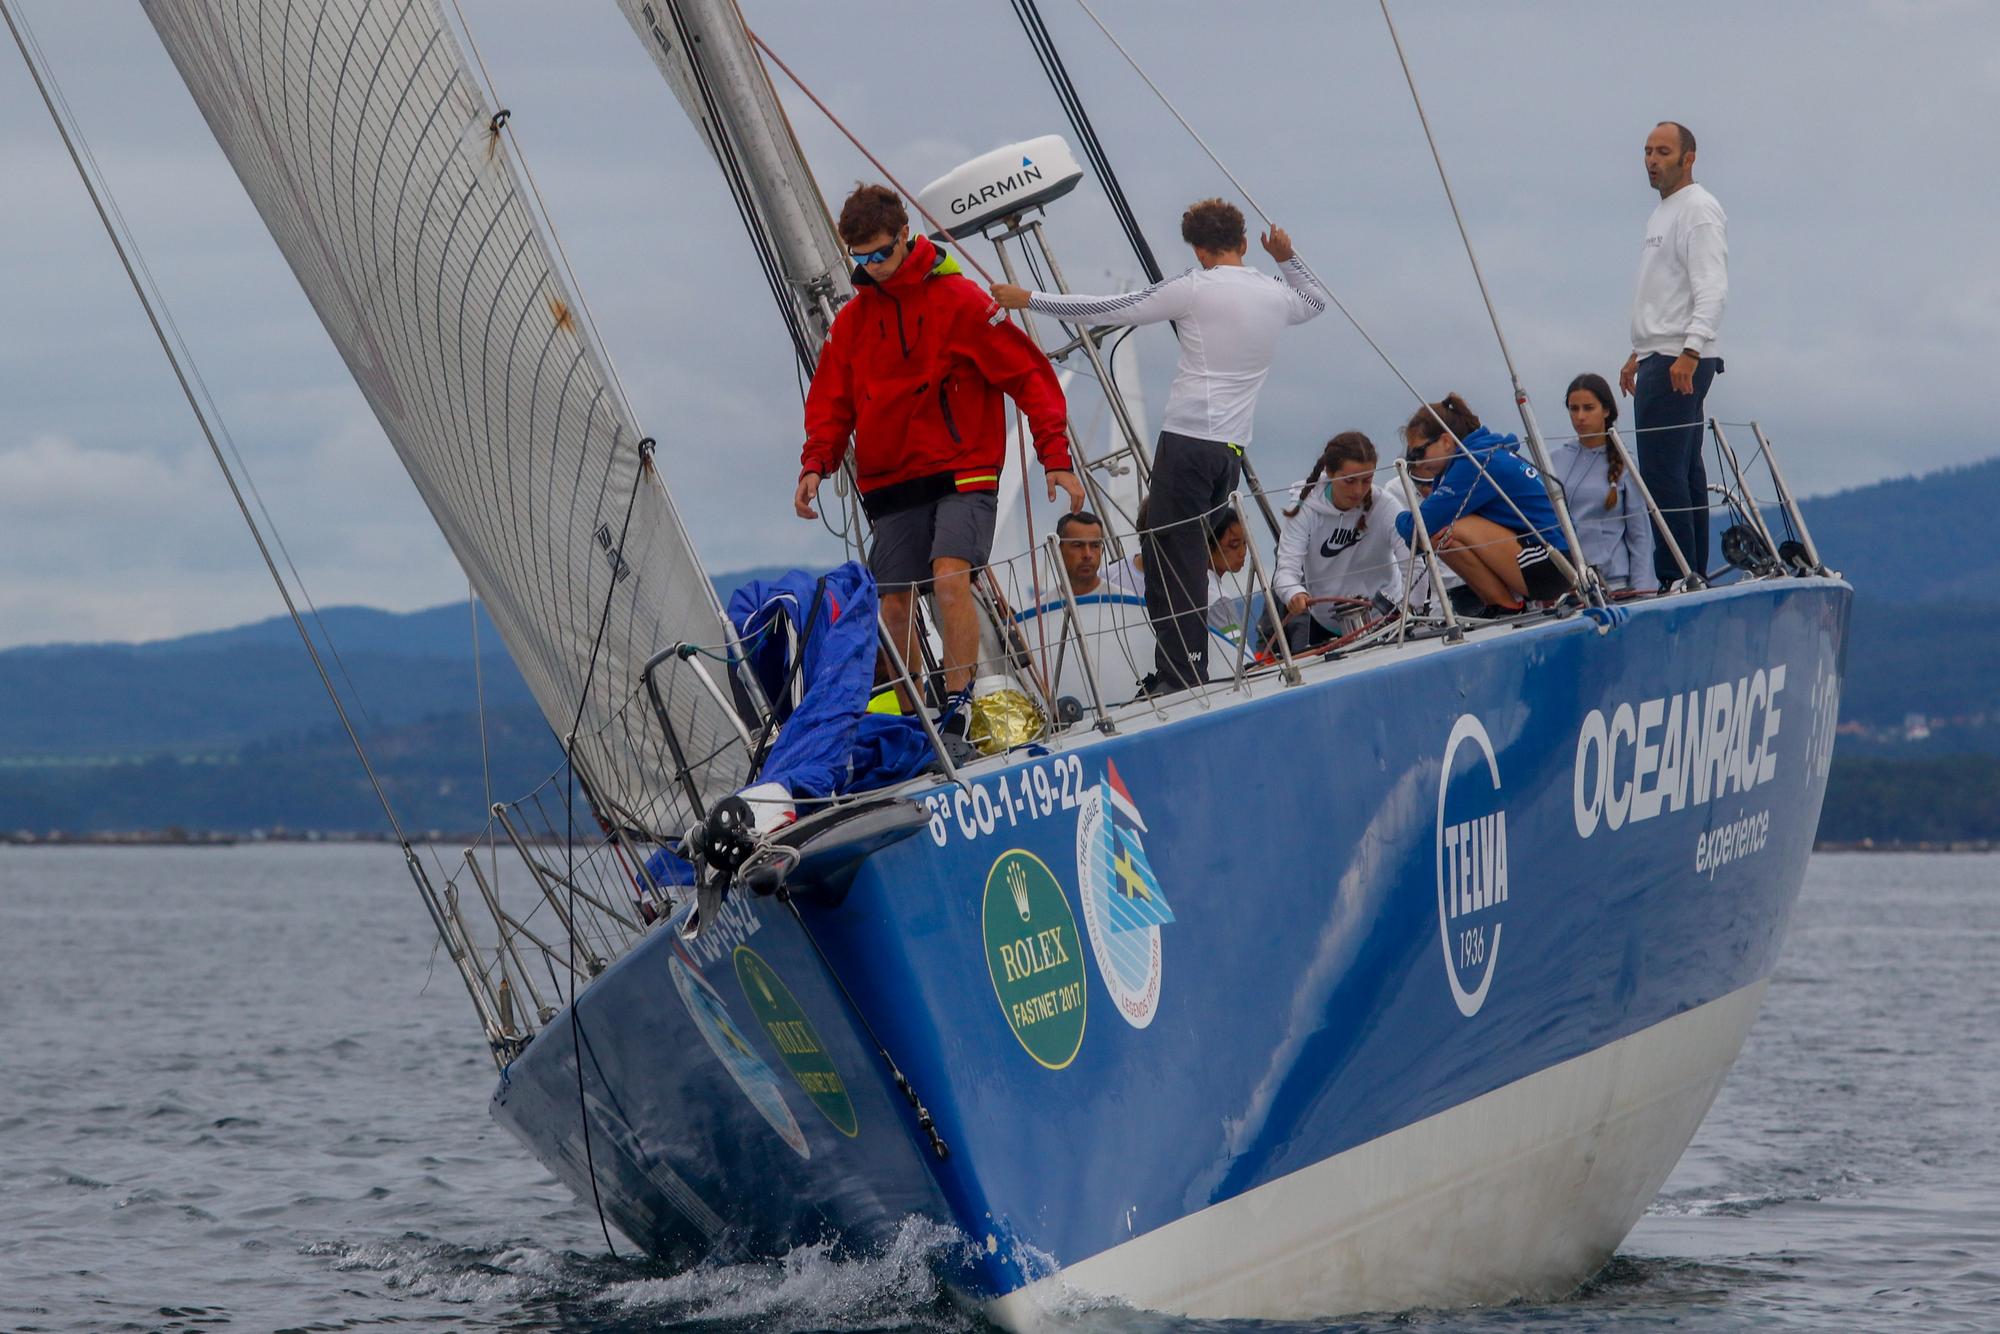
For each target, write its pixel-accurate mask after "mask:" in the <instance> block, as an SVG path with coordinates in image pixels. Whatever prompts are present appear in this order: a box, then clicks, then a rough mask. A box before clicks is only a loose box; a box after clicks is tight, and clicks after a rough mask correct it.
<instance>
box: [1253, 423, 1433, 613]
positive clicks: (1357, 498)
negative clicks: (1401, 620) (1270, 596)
mask: <svg viewBox="0 0 2000 1334" xmlns="http://www.w3.org/2000/svg"><path fill="white" fill-rule="evenodd" d="M1375 461H1376V454H1375V444H1374V442H1373V441H1371V440H1370V439H1369V438H1368V437H1367V436H1365V435H1363V434H1362V433H1361V432H1359V431H1342V432H1341V433H1340V434H1339V435H1337V436H1335V437H1334V438H1333V439H1331V440H1329V441H1327V442H1326V448H1325V449H1323V450H1321V451H1320V456H1319V461H1318V462H1317V463H1315V464H1313V470H1312V473H1311V475H1310V476H1308V477H1307V478H1306V480H1305V484H1304V485H1303V486H1301V487H1300V488H1299V497H1298V502H1297V503H1296V504H1294V505H1293V506H1292V507H1291V508H1290V509H1288V510H1286V511H1285V530H1284V532H1283V533H1281V534H1280V535H1279V537H1278V562H1277V570H1276V572H1275V574H1274V576H1273V578H1272V580H1271V583H1272V586H1273V587H1274V588H1275V589H1276V590H1277V594H1278V603H1279V605H1280V606H1282V607H1283V608H1284V609H1285V616H1286V619H1287V621H1288V622H1290V623H1291V625H1292V627H1293V630H1292V644H1293V646H1294V647H1295V648H1297V649H1300V650H1303V649H1309V648H1314V647H1317V646H1318V645H1320V644H1324V643H1327V642H1329V641H1331V640H1334V639H1338V638H1339V637H1340V636H1341V634H1342V633H1343V631H1342V630H1341V628H1340V619H1339V607H1338V605H1337V604H1334V603H1329V602H1323V601H1321V599H1324V598H1359V599H1362V600H1364V601H1366V600H1368V599H1371V598H1374V597H1376V596H1377V595H1380V596H1381V597H1384V598H1387V599H1388V600H1389V601H1391V602H1396V601H1400V600H1401V598H1402V596H1403V570H1402V562H1401V556H1402V554H1403V552H1402V545H1401V544H1400V543H1399V542H1397V540H1396V516H1397V515H1398V514H1401V513H1402V512H1403V508H1404V507H1403V502H1402V501H1400V500H1398V499H1397V498H1396V495H1395V493H1394V492H1393V491H1391V490H1388V489H1387V488H1384V487H1381V486H1378V485H1376V483H1375ZM1301 626H1303V631H1301V630H1300V629H1299V627H1301Z"/></svg>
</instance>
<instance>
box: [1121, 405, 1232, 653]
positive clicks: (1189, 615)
mask: <svg viewBox="0 0 2000 1334" xmlns="http://www.w3.org/2000/svg"><path fill="white" fill-rule="evenodd" d="M1242 474H1243V460H1242V456H1241V455H1239V454H1238V453H1237V452H1236V451H1235V450H1234V449H1232V448H1230V447H1229V446H1228V445H1226V444H1223V443H1222V442H1221V441H1218V440H1197V439H1195V438H1194V437H1193V436H1191V435H1178V434H1176V433H1174V432H1172V431H1162V432H1160V442H1159V445H1158V446H1157V448H1156V449H1155V450H1154V453H1153V489H1152V491H1151V492H1150V493H1149V494H1148V497H1147V500H1146V531H1145V532H1143V533H1141V534H1140V535H1139V549H1140V551H1141V553H1143V555H1144V556H1145V559H1146V615H1147V616H1148V617H1149V618H1151V620H1152V622H1153V636H1154V639H1155V641H1156V642H1155V644H1154V648H1153V665H1154V668H1155V669H1156V670H1157V671H1158V672H1159V674H1160V684H1161V685H1163V686H1168V687H1171V688H1174V689H1180V690H1184V689H1186V688H1187V687H1189V686H1192V685H1199V684H1201V683H1202V682H1204V681H1206V680H1208V535H1209V532H1210V530H1211V529H1212V528H1213V527H1215V526H1216V525H1217V523H1218V521H1219V520H1221V519H1222V517H1223V516H1222V515H1220V514H1219V513H1218V512H1217V511H1218V509H1219V507H1220V506H1222V505H1224V504H1226V503H1227V502H1228V500H1229V494H1230V492H1232V491H1234V490H1235V489H1236V483H1237V480H1238V478H1240V477H1241V476H1242Z"/></svg>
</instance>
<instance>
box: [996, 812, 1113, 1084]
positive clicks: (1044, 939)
mask: <svg viewBox="0 0 2000 1334" xmlns="http://www.w3.org/2000/svg"><path fill="white" fill-rule="evenodd" d="M982 916H983V918H984V923H983V925H984V934H985V939H986V969H987V972H988V973H989V974H991V976H992V978H993V994H994V996H995V997H996V998H998V1000H999V1002H1000V1013H1001V1014H1002V1015H1004V1016H1005V1017H1006V1020H1007V1027H1009V1028H1011V1029H1013V1030H1014V1036H1015V1037H1016V1038H1018V1039H1020V1043H1021V1045H1022V1046H1023V1047H1024V1048H1026V1049H1027V1052H1028V1055H1030V1056H1032V1057H1034V1058H1035V1059H1036V1060H1037V1061H1039V1062H1040V1063H1041V1064H1043V1065H1045V1066H1047V1067H1048V1068H1049V1069H1051V1070H1060V1069H1062V1068H1063V1067H1064V1066H1066V1065H1068V1064H1069V1063H1070V1062H1071V1061H1073V1060H1075V1059H1076V1053H1077V1051H1078V1050H1079V1049H1080V1048H1081V1047H1082V1046H1083V1021H1084V1014H1085V1010H1086V1008H1087V1005H1088V997H1087V995H1086V994H1085V989H1084V975H1083V955H1082V953H1081V951H1080V949H1079V943H1078V940H1077V935H1076V917H1075V916H1074V915H1073V914H1072V913H1071V912H1070V909H1069V899H1068V897H1067V896H1066V895H1065V894H1064V893H1063V889H1062V885H1061V884H1060V883H1058V882H1057V880H1056V877H1055V873H1054V872H1053V871H1051V870H1049V868H1048V866H1047V865H1046V864H1044V863H1043V861H1042V859H1041V858H1039V857H1037V856H1035V855H1034V854H1033V853H1032V852H1023V851H1021V850H1020V849H1019V848H1014V849H1011V850H1010V851H1007V852H1003V853H1001V854H1000V859H999V860H998V861H996V862H994V863H993V869H992V870H991V871H988V872H987V873H986V898H985V903H984V906H983V909H982Z"/></svg>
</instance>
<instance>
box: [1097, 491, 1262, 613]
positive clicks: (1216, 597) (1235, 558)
mask: <svg viewBox="0 0 2000 1334" xmlns="http://www.w3.org/2000/svg"><path fill="white" fill-rule="evenodd" d="M1150 504H1151V502H1141V503H1140V505H1139V514H1138V522H1139V531H1140V532H1141V533H1144V532H1145V531H1146V522H1147V516H1148V513H1149V510H1150ZM1205 529H1206V531H1205V533H1204V537H1205V538H1206V545H1207V549H1208V590H1207V601H1206V603H1205V604H1204V606H1205V610H1204V612H1203V614H1202V619H1203V622H1204V624H1205V625H1206V626H1207V629H1208V633H1209V634H1210V635H1211V636H1219V637H1220V638H1221V639H1223V640H1224V641H1226V642H1227V643H1230V644H1234V643H1236V642H1237V640H1238V638H1239V637H1240V636H1241V635H1242V632H1243V623H1244V617H1243V599H1242V598H1240V597H1233V596H1231V595H1230V594H1229V592H1228V590H1227V589H1226V588H1225V587H1224V586H1223V581H1222V576H1223V575H1225V574H1238V573H1241V572H1242V569H1243V566H1244V565H1245V563H1247V562H1248V560H1249V559H1250V537H1249V534H1248V533H1247V532H1245V531H1244V528H1243V520H1242V519H1240V518H1238V517H1237V516H1236V514H1235V512H1234V511H1224V512H1223V513H1222V514H1221V515H1219V516H1217V517H1216V518H1215V520H1214V522H1213V523H1211V524H1207V525H1205ZM1104 582H1105V584H1106V585H1107V586H1108V587H1111V588H1114V589H1116V590H1117V591H1118V592H1121V593H1130V594H1132V595H1134V596H1136V597H1139V598H1144V597H1145V596H1146V557H1145V553H1144V552H1143V551H1142V552H1135V553H1134V554H1132V555H1130V556H1127V557H1126V558H1125V559H1124V560H1121V561H1116V562H1114V563H1113V564H1112V565H1111V566H1109V567H1108V568H1107V569H1106V570H1105V571H1104Z"/></svg>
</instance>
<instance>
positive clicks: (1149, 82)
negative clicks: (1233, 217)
mask: <svg viewBox="0 0 2000 1334" xmlns="http://www.w3.org/2000/svg"><path fill="white" fill-rule="evenodd" d="M1076 3H1077V7H1078V8H1079V9H1081V10H1082V11H1083V12H1084V13H1085V14H1087V15H1088V16H1089V17H1090V21H1091V22H1092V23H1094V24H1096V25H1097V30H1098V31H1099V32H1101V33H1103V34H1104V37H1105V40H1106V41H1108V42H1110V43H1111V45H1112V46H1113V47H1114V48H1116V49H1117V51H1118V54H1119V55H1121V56H1123V57H1124V58H1125V63H1126V64H1127V65H1130V66H1131V67H1132V72H1133V73H1134V74H1137V75H1138V76H1139V79H1140V81H1141V82H1143V83H1144V84H1145V85H1146V87H1147V88H1148V89H1150V90H1151V91H1152V94H1153V96H1154V97H1156V98H1158V99H1159V102H1160V105H1161V106H1163V107H1165V108H1166V109H1167V112H1168V114H1169V115H1171V116H1172V117H1173V118H1174V119H1175V120H1176V121H1178V122H1179V123H1180V127H1181V128H1182V129H1183V130H1186V131H1187V133H1188V137H1189V138H1191V139H1193V140H1194V141H1195V144H1196V145H1197V146H1198V147H1199V148H1200V149H1201V151H1202V152H1203V153H1204V154H1205V155H1206V156H1207V157H1208V160H1209V161H1210V162H1212V163H1214V164H1215V168H1216V170H1217V171H1220V172H1221V173H1222V174H1223V176H1225V177H1226V178H1228V181H1229V183H1230V184H1231V185H1232V186H1234V187H1235V188H1236V192H1237V193H1238V194H1240V195H1242V196H1243V202H1244V203H1246V204H1248V205H1250V208H1251V211H1252V212H1254V213H1256V215H1257V216H1258V217H1259V218H1262V219H1263V220H1264V224H1265V226H1267V227H1271V226H1276V225H1277V224H1276V223H1275V222H1273V221H1272V219H1271V215H1270V214H1269V213H1267V212H1266V211H1265V210H1264V206H1263V205H1262V204H1260V203H1258V202H1257V197H1256V196H1255V195H1253V194H1251V193H1250V191H1249V189H1248V187H1246V186H1245V185H1244V184H1243V182H1242V181H1240V180H1238V179H1237V177H1236V173H1235V172H1233V171H1231V170H1230V169H1229V167H1228V165H1227V164H1226V163H1224V162H1223V160H1222V159H1221V157H1219V156H1217V154H1216V151H1215V150H1214V149H1213V148H1210V147H1209V145H1208V140H1206V139H1204V138H1202V137H1201V132H1200V131H1199V130H1197V129H1195V127H1194V126H1193V125H1191V124H1189V123H1188V118H1187V117H1186V116H1184V115H1182V114H1181V110H1180V108H1179V107H1177V106H1175V105H1174V103H1173V99H1172V98H1170V97H1168V96H1167V95H1166V93H1165V92H1164V91H1162V90H1161V88H1160V85H1159V84H1157V83H1155V82H1153V77H1152V75H1150V74H1148V73H1146V70H1145V67H1144V66H1142V65H1140V63H1139V61H1138V59H1137V58H1136V57H1135V56H1133V54H1132V53H1131V52H1130V51H1128V50H1126V49H1125V44H1124V43H1123V42H1121V41H1119V40H1118V38H1117V36H1116V35H1115V34H1114V33H1113V32H1112V31H1111V29H1110V28H1109V27H1108V26H1107V25H1106V24H1105V22H1104V20H1103V19H1101V18H1099V17H1098V16H1097V11H1096V10H1094V9H1092V8H1091V7H1090V0H1076ZM1383 12H1384V13H1385V14H1386V13H1387V12H1388V11H1387V9H1386V8H1385V9H1384V11H1383ZM1392 26H1393V25H1392ZM1293 258H1295V259H1297V260H1298V262H1299V266H1300V267H1301V268H1303V269H1304V270H1305V271H1306V275H1307V276H1308V277H1310V278H1311V279H1312V280H1313V281H1314V282H1315V283H1317V284H1319V288H1320V290H1321V291H1323V292H1325V293H1326V297H1327V300H1329V301H1331V302H1332V303H1333V308H1334V309H1335V310H1337V311H1339V312H1340V314H1341V317H1342V318H1344V319H1345V320H1346V321H1347V323H1348V324H1349V325H1350V326H1351V327H1352V328H1353V330H1354V332H1355V333H1357V334H1359V335H1360V336H1361V341H1362V342H1364V343H1366V344H1367V345H1368V349H1369V351H1371V352H1373V353H1374V354H1375V355H1376V357H1378V358H1379V359H1380V360H1381V362H1382V364H1383V365H1384V366H1386V367H1387V368H1388V369H1389V373H1390V374H1391V375H1393V376H1395V377H1396V380H1397V382H1398V383H1400V384H1401V385H1402V386H1403V388H1404V389H1405V390H1407V391H1408V392H1409V395H1410V397H1411V398H1413V399H1415V400H1416V402H1417V405H1418V407H1419V408H1420V409H1421V410H1422V411H1425V412H1428V413H1430V415H1431V417H1432V418H1433V419H1434V420H1435V421H1436V422H1437V424H1438V426H1439V427H1440V428H1441V429H1442V430H1443V432H1444V434H1445V435H1447V436H1449V437H1450V438H1451V441H1452V443H1453V444H1454V445H1456V446H1458V456H1459V457H1460V458H1464V459H1467V460H1469V461H1470V462H1471V463H1472V465H1473V466H1474V467H1475V468H1477V469H1478V470H1479V473H1480V475H1481V476H1482V477H1485V478H1486V480H1487V481H1488V483H1489V484H1492V485H1496V486H1497V483H1493V479H1492V477H1491V475H1490V474H1489V473H1488V472H1487V469H1486V465H1485V464H1484V463H1483V462H1482V461H1481V460H1480V459H1479V457H1478V456H1477V455H1475V454H1473V453H1472V452H1471V451H1470V450H1468V449H1466V448H1465V447H1464V442H1463V441H1461V440H1460V439H1459V438H1458V434H1457V433H1456V432H1455V431H1453V430H1452V429H1451V427H1449V426H1447V425H1446V424H1445V421H1444V419H1443V418H1442V417H1439V416H1438V415H1437V410H1436V409H1435V408H1432V407H1431V405H1430V400H1428V399H1426V398H1425V397H1424V396H1423V394H1422V393H1421V392H1420V391H1419V390H1418V389H1417V387H1416V385H1414V384H1412V383H1411V382H1410V377H1409V376H1407V375H1405V374H1403V368H1402V367H1401V366H1398V365H1397V364H1396V359H1395V358H1394V357H1391V356H1390V355H1389V353H1388V350H1387V349H1386V348H1384V347H1383V346H1382V345H1381V344H1380V343H1378V342H1377V341H1375V336H1374V335H1373V334H1371V333H1369V332H1368V329H1367V327H1366V326H1365V325H1363V324H1362V323H1361V321H1360V319H1359V318H1358V317H1356V315H1355V314H1354V312H1353V311H1351V310H1349V309H1348V308H1347V303H1346V302H1344V301H1342V300H1341V299H1340V296H1339V294H1338V293H1337V292H1335V291H1334V290H1333V288H1332V286H1331V285H1330V284H1328V283H1327V282H1326V280H1325V279H1323V278H1321V277H1320V276H1319V274H1318V273H1317V272H1316V271H1315V270H1314V269H1313V266H1312V264H1311V262H1310V261H1308V260H1307V259H1306V257H1305V256H1304V255H1303V254H1300V253H1297V252H1296V251H1295V252H1294V254H1293ZM1246 462H1247V461H1246ZM1245 471H1246V473H1247V472H1248V469H1247V467H1246V469H1245ZM1251 484H1252V485H1253V486H1255V487H1257V489H1258V492H1259V494H1261V493H1262V487H1261V486H1260V485H1258V483H1257V481H1256V478H1255V476H1254V475H1251ZM1501 495H1502V496H1503V497H1505V496H1506V495H1507V493H1506V492H1505V491H1504V490H1502V491H1501ZM1508 500H1509V503H1510V505H1511V504H1512V499H1511V497H1508ZM1552 503H1555V504H1556V513H1557V514H1558V516H1561V517H1562V518H1563V527H1564V529H1565V535H1566V537H1567V538H1568V540H1570V542H1571V547H1570V550H1571V551H1576V550H1578V549H1579V548H1578V547H1577V546H1576V545H1575V542H1574V534H1572V533H1569V532H1568V531H1567V530H1568V527H1569V525H1568V520H1567V514H1566V511H1565V509H1564V507H1563V506H1562V504H1561V503H1560V502H1556V501H1554V500H1553V498H1552ZM1513 508H1514V510H1515V513H1516V515H1517V516H1518V517H1520V519H1521V521H1522V522H1523V523H1525V524H1527V526H1528V529H1529V530H1531V531H1532V530H1533V529H1534V527H1535V525H1534V524H1532V523H1529V522H1528V520H1527V517H1526V516H1525V515H1522V514H1520V508H1519V506H1513ZM1266 514H1267V517H1268V516H1269V511H1268V510H1266ZM1271 521H1272V525H1273V527H1275V526H1276V520H1275V518H1272V520H1271ZM1550 554H1551V556H1552V557H1553V558H1554V559H1555V561H1556V562H1557V568H1558V569H1561V570H1563V571H1565V572H1566V573H1567V574H1568V576H1569V579H1570V582H1571V583H1572V584H1573V585H1575V586H1576V587H1577V588H1579V589H1581V590H1584V593H1585V596H1586V598H1588V599H1590V600H1592V601H1593V602H1601V599H1602V597H1603V591H1602V590H1601V589H1599V588H1598V587H1597V585H1596V584H1595V583H1594V582H1593V581H1591V580H1589V579H1588V578H1586V577H1585V576H1583V575H1581V574H1579V573H1578V572H1577V570H1576V568H1575V567H1574V566H1572V565H1571V564H1570V562H1569V560H1568V559H1567V558H1565V557H1564V556H1563V554H1562V553H1561V552H1558V551H1555V550H1554V548H1553V547H1551V548H1550Z"/></svg>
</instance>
